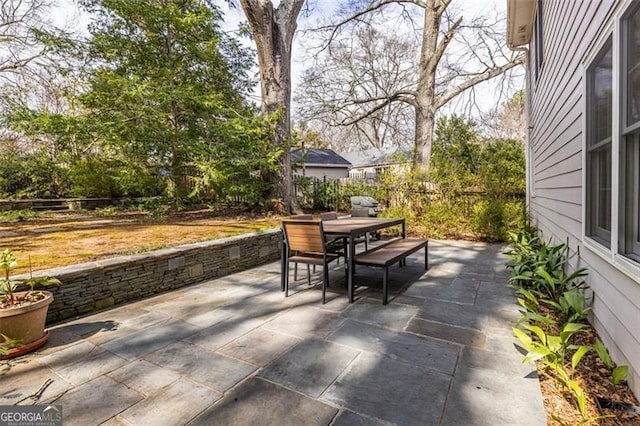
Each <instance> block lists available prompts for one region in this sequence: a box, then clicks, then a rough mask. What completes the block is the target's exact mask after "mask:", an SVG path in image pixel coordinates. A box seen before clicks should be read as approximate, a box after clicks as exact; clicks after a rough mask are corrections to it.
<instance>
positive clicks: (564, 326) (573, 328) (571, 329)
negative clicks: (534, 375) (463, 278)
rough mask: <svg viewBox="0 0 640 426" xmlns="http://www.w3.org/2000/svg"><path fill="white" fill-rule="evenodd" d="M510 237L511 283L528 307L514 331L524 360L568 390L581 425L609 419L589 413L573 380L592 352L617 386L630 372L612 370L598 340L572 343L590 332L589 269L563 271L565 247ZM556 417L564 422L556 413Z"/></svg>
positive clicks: (526, 235) (527, 235)
mask: <svg viewBox="0 0 640 426" xmlns="http://www.w3.org/2000/svg"><path fill="white" fill-rule="evenodd" d="M509 239H510V243H511V248H510V249H509V250H508V251H507V252H505V254H506V255H507V256H508V257H509V259H510V262H509V264H508V265H507V269H508V270H509V271H510V274H511V277H510V279H509V283H510V285H511V286H512V287H513V288H514V289H515V291H516V293H517V295H518V303H519V304H520V306H522V308H523V309H524V311H522V318H521V319H520V320H519V321H518V323H517V327H514V328H513V332H514V334H515V336H516V337H517V338H518V339H519V340H520V342H522V344H523V345H524V347H525V349H526V351H527V354H526V355H525V358H524V362H536V361H537V362H540V363H542V368H543V370H544V371H545V372H546V373H547V374H549V376H551V377H553V378H554V379H555V380H556V381H557V382H558V383H559V385H560V386H562V387H563V388H565V389H567V390H569V392H570V394H571V395H572V396H573V399H574V401H575V403H576V405H577V408H578V410H579V411H580V415H581V416H582V423H587V422H590V421H595V420H598V419H602V418H605V417H610V416H600V417H592V416H590V415H589V413H588V410H587V399H586V395H585V391H584V389H583V388H582V387H581V386H580V384H579V383H578V382H577V381H576V380H575V379H574V377H573V376H572V372H573V371H575V369H576V367H577V366H578V364H579V363H580V361H581V360H582V359H583V357H584V356H585V354H587V353H588V352H590V351H595V352H596V353H597V354H598V357H599V358H600V359H601V360H602V362H603V363H604V364H605V365H606V366H607V368H609V370H610V371H611V380H612V382H613V384H614V386H616V385H618V384H619V383H620V382H622V381H623V380H625V379H626V376H627V374H628V370H629V368H628V366H626V365H621V366H618V367H615V368H614V366H613V363H612V361H611V358H610V357H609V354H608V352H607V350H606V348H605V347H604V345H603V344H602V342H601V341H600V340H599V339H598V340H597V341H596V343H595V344H594V345H593V346H591V345H580V344H575V343H574V337H575V335H576V333H580V332H583V331H585V330H589V329H592V327H591V325H589V324H588V323H587V322H586V315H587V313H588V312H589V310H590V307H589V306H588V305H589V304H588V302H587V298H586V296H585V290H587V289H588V285H587V283H586V282H585V280H584V279H583V277H585V276H587V270H586V269H585V268H580V269H576V270H574V271H572V272H571V273H567V272H566V271H565V269H566V267H567V265H568V262H569V260H570V256H569V248H568V246H567V245H566V244H559V245H555V246H554V245H549V244H546V243H544V242H543V241H542V240H541V239H540V237H539V236H538V235H537V234H536V233H535V232H532V231H526V232H521V233H518V234H516V233H509ZM558 330H559V332H558ZM569 366H570V367H569ZM554 418H555V419H556V420H558V421H561V419H559V418H557V415H556V416H554ZM561 422H562V421H561Z"/></svg>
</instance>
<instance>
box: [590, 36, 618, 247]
mask: <svg viewBox="0 0 640 426" xmlns="http://www.w3.org/2000/svg"><path fill="white" fill-rule="evenodd" d="M612 66H613V49H612V41H611V37H610V38H609V39H608V40H607V41H606V43H605V45H604V46H603V47H602V49H601V50H600V52H599V53H598V55H597V56H596V58H595V59H594V61H593V63H592V64H591V65H590V66H589V68H587V76H586V78H587V94H586V95H587V123H588V124H587V163H586V166H587V170H586V176H587V180H586V185H587V190H586V198H587V200H586V203H587V215H586V218H587V228H586V229H587V235H588V236H590V237H592V238H593V239H595V240H596V241H598V242H599V243H601V244H604V245H606V246H607V247H610V245H611V141H612V110H613V108H612V107H613V103H612V89H613V74H612V72H613V70H612Z"/></svg>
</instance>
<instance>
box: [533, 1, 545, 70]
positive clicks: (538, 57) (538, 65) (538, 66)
mask: <svg viewBox="0 0 640 426" xmlns="http://www.w3.org/2000/svg"><path fill="white" fill-rule="evenodd" d="M533 32H534V34H533V39H534V41H535V45H536V49H535V58H534V61H533V62H534V65H535V71H536V80H537V79H538V76H539V75H540V72H541V71H542V59H543V56H542V53H543V46H542V0H538V3H537V4H536V21H535V24H534V26H533Z"/></svg>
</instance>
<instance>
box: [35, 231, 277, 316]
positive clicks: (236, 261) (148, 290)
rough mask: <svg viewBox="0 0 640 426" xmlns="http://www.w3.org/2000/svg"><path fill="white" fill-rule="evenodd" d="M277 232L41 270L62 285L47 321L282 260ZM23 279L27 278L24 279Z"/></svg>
mask: <svg viewBox="0 0 640 426" xmlns="http://www.w3.org/2000/svg"><path fill="white" fill-rule="evenodd" d="M281 244H282V233H281V231H280V230H279V229H274V230H270V231H264V232H258V233H253V234H245V235H241V236H237V237H230V238H225V239H220V240H213V241H206V242H202V243H194V244H187V245H182V246H178V247H172V248H168V249H163V250H157V251H153V252H149V253H144V254H138V255H132V256H121V257H116V258H112V259H107V260H102V261H97V262H91V263H85V264H80V265H73V266H68V267H63V268H56V269H49V270H46V271H40V272H38V274H37V275H49V276H53V277H56V278H58V279H59V280H60V281H62V283H63V285H62V286H60V287H58V288H55V287H54V288H53V289H48V290H50V291H52V292H53V295H54V301H53V303H52V304H51V305H49V313H48V315H47V323H48V324H51V323H54V322H59V321H62V320H65V319H69V318H75V317H77V316H81V315H86V314H89V313H92V312H95V311H99V310H102V309H105V308H108V307H111V306H116V305H121V304H124V303H127V302H130V301H133V300H138V299H142V298H145V297H149V296H153V295H155V294H158V293H163V292H166V291H169V290H173V289H177V288H180V287H184V286H187V285H190V284H195V283H198V282H201V281H205V280H209V279H212V278H218V277H222V276H225V275H228V274H232V273H235V272H239V271H243V270H245V269H249V268H252V267H254V266H258V265H261V264H264V263H268V262H272V261H274V260H277V259H279V258H280V247H281ZM23 277H24V276H23Z"/></svg>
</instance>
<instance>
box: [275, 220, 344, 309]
mask: <svg viewBox="0 0 640 426" xmlns="http://www.w3.org/2000/svg"><path fill="white" fill-rule="evenodd" d="M282 230H283V233H284V236H285V240H286V243H287V247H288V249H289V253H290V256H289V258H288V259H287V260H286V262H287V264H286V267H285V279H284V282H285V287H284V288H285V297H288V296H289V264H290V263H291V262H293V263H296V264H297V263H306V264H307V265H320V266H322V303H323V304H324V303H326V292H327V286H328V284H329V263H331V262H333V261H334V260H337V259H338V258H339V257H340V255H339V254H337V253H332V252H330V251H328V250H327V242H326V240H325V237H324V230H323V228H322V222H321V221H304V220H285V221H283V222H282ZM307 280H308V282H309V284H311V274H310V272H309V269H308V268H307Z"/></svg>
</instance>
